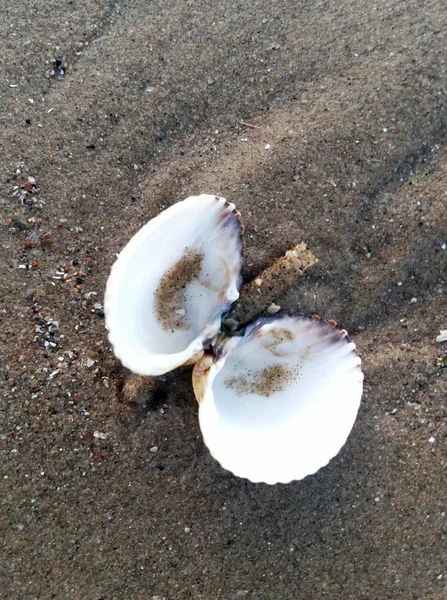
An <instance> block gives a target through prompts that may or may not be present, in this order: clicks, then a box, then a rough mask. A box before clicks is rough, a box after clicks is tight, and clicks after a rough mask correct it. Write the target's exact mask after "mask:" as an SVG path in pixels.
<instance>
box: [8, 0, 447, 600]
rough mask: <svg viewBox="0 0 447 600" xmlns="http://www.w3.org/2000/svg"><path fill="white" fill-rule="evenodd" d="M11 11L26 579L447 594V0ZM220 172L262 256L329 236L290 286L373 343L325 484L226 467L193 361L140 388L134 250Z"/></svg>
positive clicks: (205, 591) (297, 592) (235, 595)
mask: <svg viewBox="0 0 447 600" xmlns="http://www.w3.org/2000/svg"><path fill="white" fill-rule="evenodd" d="M0 28H1V35H0V47H1V52H0V57H1V58H0V60H1V68H2V75H3V77H2V82H1V84H0V98H1V107H2V111H1V116H2V139H1V153H0V176H1V193H0V203H1V214H0V218H1V222H0V227H1V229H0V248H1V253H2V260H1V262H0V345H1V346H0V351H1V356H0V361H1V362H0V370H1V378H0V410H1V417H2V431H1V437H0V446H1V451H2V462H1V492H0V494H1V495H0V503H1V517H0V520H1V555H2V565H1V590H2V596H3V597H5V598H8V600H9V599H11V600H16V599H17V600H18V599H22V598H26V599H31V598H32V599H34V598H36V599H37V598H38V599H41V598H42V599H44V598H64V599H73V600H84V599H92V600H94V599H97V600H98V599H99V598H103V599H104V600H111V599H116V600H121V599H123V598H126V599H129V600H133V599H135V600H140V599H142V600H147V599H149V600H150V599H152V600H156V599H158V600H162V599H165V600H177V599H178V600H184V599H185V600H187V599H189V598H191V599H194V600H214V599H216V600H220V599H222V600H233V599H239V598H244V599H246V600H272V599H275V600H276V599H280V600H308V599H309V598H312V600H329V599H330V600H370V599H371V600H377V599H380V600H408V599H411V600H415V599H421V600H443V599H444V598H445V597H446V594H447V592H446V578H447V572H446V565H447V551H446V539H445V538H446V535H447V504H446V497H447V484H446V460H447V444H446V430H447V422H446V420H447V400H446V397H447V368H446V366H447V358H446V353H447V342H446V341H436V338H437V337H438V336H439V337H440V338H441V339H442V336H440V335H439V334H440V331H443V330H445V329H446V328H447V302H446V295H447V275H446V274H447V148H446V145H445V141H446V121H447V115H446V98H447V52H446V48H447V35H446V32H447V23H446V12H445V7H444V6H443V3H442V2H439V0H436V1H434V0H428V1H424V2H423V1H422V0H410V1H403V0H397V1H391V0H380V1H379V2H375V3H374V2H373V3H371V2H366V1H365V0H361V1H360V2H358V1H357V2H354V1H352V0H342V1H341V2H332V3H328V2H321V1H316V2H313V3H309V2H302V1H298V2H291V1H285V2H280V3H272V2H266V1H265V0H259V1H256V2H239V3H238V2H229V1H227V0H224V1H223V2H220V3H213V4H211V5H210V3H209V2H202V1H198V2H184V1H183V2H180V1H178V0H173V2H170V3H165V2H154V3H148V2H145V1H143V0H135V1H133V2H115V3H109V2H105V1H104V0H99V1H95V2H94V1H93V0H87V1H86V2H82V3H80V2H66V3H60V2H55V1H54V0H47V1H45V2H39V3H36V2H30V1H29V0H25V1H24V2H15V1H14V2H13V1H11V0H5V1H4V2H3V5H2V11H1V13H0ZM202 192H206V193H212V194H219V195H221V196H224V197H225V198H227V199H228V200H229V201H230V202H234V203H235V204H236V207H237V209H238V210H240V211H241V213H242V215H243V220H244V224H245V227H246V231H245V251H244V255H245V262H244V264H245V267H244V268H245V270H244V273H243V275H244V280H245V281H248V280H250V279H253V278H256V277H257V276H258V275H259V273H260V272H261V271H262V270H263V269H265V268H266V267H268V266H269V265H271V264H272V263H273V262H274V261H275V259H277V258H278V257H280V256H281V255H283V254H284V253H285V252H286V251H287V250H289V249H290V248H293V247H294V246H296V244H298V243H300V242H301V241H304V242H306V243H307V244H308V246H309V248H310V250H311V251H312V252H313V253H314V254H315V256H317V257H318V259H319V262H318V264H317V265H315V266H313V267H312V269H309V271H308V272H307V273H306V274H305V275H304V276H303V277H300V278H299V280H298V281H297V283H296V285H294V286H292V288H291V289H290V290H288V291H286V292H285V293H283V294H282V295H281V297H278V298H274V299H273V301H274V303H275V305H278V306H281V308H282V309H284V310H287V311H296V312H302V313H306V314H319V315H321V316H323V317H324V318H326V319H334V320H335V321H337V323H339V324H340V326H341V327H344V328H346V329H347V330H348V331H349V334H350V336H352V339H353V341H354V342H355V343H356V345H357V348H358V350H359V352H360V353H361V355H362V366H363V369H364V372H365V393H364V396H363V400H362V405H361V408H360V413H359V417H358V419H357V422H356V424H355V427H354V429H353V431H352V433H351V435H350V437H349V439H348V442H347V444H346V445H345V447H344V448H343V449H342V451H341V452H340V454H339V455H338V456H337V457H336V458H335V459H333V460H332V461H331V462H330V464H329V465H328V466H327V467H325V468H324V469H322V470H320V471H319V472H318V473H317V474H316V475H314V476H312V477H308V478H306V479H304V480H303V481H299V482H295V483H292V484H290V485H287V486H284V485H277V486H267V485H263V484H252V483H249V482H248V481H246V480H241V479H237V478H235V477H233V476H232V475H231V474H229V473H228V472H225V471H223V470H222V469H221V468H220V467H219V464H218V463H217V462H215V461H214V460H213V459H212V458H211V457H210V455H209V453H208V451H207V449H206V447H205V446H204V443H203V441H202V437H201V435H200V430H199V426H198V421H197V410H198V407H197V404H196V401H195V399H194V396H193V392H192V389H191V384H190V380H191V371H190V369H184V370H180V371H175V372H173V373H170V374H167V375H164V376H163V377H161V378H160V382H159V384H158V385H157V386H156V387H155V388H151V389H149V388H148V390H147V393H144V389H143V387H141V386H140V387H139V388H138V394H136V397H137V401H136V402H129V399H128V395H127V394H125V393H124V392H123V386H124V383H125V380H126V378H127V376H128V372H127V371H125V370H124V369H123V368H122V367H121V366H120V364H119V362H118V361H117V360H116V359H115V358H114V356H113V354H112V352H111V348H110V345H109V343H108V340H107V335H106V331H105V329H104V312H103V293H104V289H105V282H106V280H107V276H108V273H109V271H110V267H111V265H112V264H113V262H114V260H115V258H116V253H118V252H119V251H120V249H121V248H122V247H123V246H124V244H125V243H126V242H127V241H128V240H129V239H130V237H131V236H132V235H133V234H134V233H135V232H136V231H137V230H138V229H139V228H140V227H141V226H142V225H143V224H144V223H145V222H146V221H148V220H149V219H151V218H153V217H154V216H156V215H157V214H158V213H159V212H160V211H161V210H163V209H164V208H166V207H167V206H169V205H171V204H172V203H173V202H175V201H178V200H181V199H183V198H186V197H187V196H189V195H192V194H198V193H202ZM155 258H156V257H155ZM318 435H319V432H318V430H316V431H315V436H318Z"/></svg>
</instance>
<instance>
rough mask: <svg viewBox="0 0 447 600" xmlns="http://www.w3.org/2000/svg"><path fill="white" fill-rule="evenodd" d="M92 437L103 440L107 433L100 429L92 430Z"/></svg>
mask: <svg viewBox="0 0 447 600" xmlns="http://www.w3.org/2000/svg"><path fill="white" fill-rule="evenodd" d="M93 437H94V438H97V439H98V440H105V439H106V438H107V435H106V434H105V433H103V432H102V431H94V432H93Z"/></svg>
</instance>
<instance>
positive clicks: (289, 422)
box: [198, 316, 363, 484]
mask: <svg viewBox="0 0 447 600" xmlns="http://www.w3.org/2000/svg"><path fill="white" fill-rule="evenodd" d="M362 387H363V373H362V371H361V368H360V358H359V357H358V356H357V354H356V352H355V345H354V344H353V343H350V342H349V341H348V339H347V335H346V332H345V331H340V330H339V329H338V328H337V327H336V326H335V325H333V324H330V323H327V322H325V321H321V320H315V319H310V318H307V317H302V316H299V317H282V318H279V319H276V318H271V319H269V320H266V321H264V322H259V323H255V324H254V325H252V326H251V327H250V328H249V329H247V331H246V334H245V336H244V337H239V338H237V337H233V338H230V339H229V340H228V341H227V342H226V344H225V346H224V347H223V348H222V349H221V357H220V358H218V359H217V360H216V362H215V363H214V364H213V366H212V367H211V369H210V370H209V372H208V376H207V381H206V385H205V391H204V394H203V397H202V398H201V399H200V398H198V400H199V402H200V408H199V420H200V427H201V429H202V433H203V436H204V440H205V443H206V445H207V446H208V448H209V449H210V452H211V454H212V455H213V456H214V458H216V459H217V460H218V461H219V462H220V463H221V465H222V466H223V467H224V468H226V469H228V470H229V471H232V472H233V473H234V474H235V475H238V476H239V477H246V478H247V479H250V480H251V481H253V482H265V483H270V484H273V483H278V482H282V483H288V482H290V481H292V480H296V479H302V478H303V477H305V476H306V475H309V474H311V473H314V472H315V471H317V470H318V469H320V468H321V467H323V466H324V465H326V464H327V463H328V462H329V460H330V459H331V458H333V457H334V456H335V455H336V454H337V453H338V452H339V450H340V449H341V447H342V446H343V444H344V443H345V441H346V439H347V437H348V435H349V432H350V431H351V428H352V426H353V424H354V421H355V418H356V415H357V412H358V408H359V404H360V399H361V395H362Z"/></svg>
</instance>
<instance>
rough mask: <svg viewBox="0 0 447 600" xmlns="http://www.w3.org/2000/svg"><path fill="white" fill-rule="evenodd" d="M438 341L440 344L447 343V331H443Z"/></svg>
mask: <svg viewBox="0 0 447 600" xmlns="http://www.w3.org/2000/svg"><path fill="white" fill-rule="evenodd" d="M436 341H437V342H438V344H440V343H441V342H447V329H441V331H440V332H439V335H438V337H437V338H436Z"/></svg>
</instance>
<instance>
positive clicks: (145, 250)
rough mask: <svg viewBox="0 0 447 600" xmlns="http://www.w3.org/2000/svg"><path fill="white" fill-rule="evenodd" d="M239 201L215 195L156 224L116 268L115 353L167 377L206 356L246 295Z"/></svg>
mask: <svg viewBox="0 0 447 600" xmlns="http://www.w3.org/2000/svg"><path fill="white" fill-rule="evenodd" d="M239 217H240V215H239V213H238V212H237V211H236V210H235V206H234V204H231V203H229V202H227V201H226V200H225V199H224V198H219V197H217V196H210V195H206V194H203V195H200V196H193V197H190V198H187V199H186V200H183V201H182V202H178V203H177V204H174V205H173V206H171V207H170V208H168V209H167V210H165V211H163V212H162V213H160V214H159V215H158V216H157V217H155V218H154V219H152V220H151V221H149V222H148V223H147V224H146V225H145V226H144V227H142V229H140V231H138V232H137V233H136V234H135V235H134V237H133V238H132V239H131V240H130V241H129V243H128V244H127V245H126V246H125V248H124V249H123V250H122V252H121V253H120V254H119V257H118V259H117V260H116V262H115V264H114V265H113V267H112V270H111V273H110V276H109V279H108V281H107V287H106V294H105V301H104V306H105V318H106V326H107V329H108V331H109V339H110V342H111V343H112V346H113V350H114V353H115V355H116V356H117V357H118V358H119V359H120V360H121V362H122V363H123V365H124V366H125V367H127V368H129V369H130V370H131V371H133V372H135V373H139V374H141V375H161V374H163V373H166V372H168V371H171V370H172V369H175V368H176V367H178V366H180V365H183V364H185V363H191V362H194V361H195V360H196V359H197V358H199V357H200V356H202V355H203V347H204V344H206V342H207V340H209V339H211V338H212V337H213V336H214V335H216V333H217V332H218V331H219V329H220V326H221V316H222V313H223V312H225V311H226V310H227V309H228V307H229V306H230V305H231V304H232V303H233V302H234V301H235V300H236V299H237V298H238V297H239V291H238V290H239V287H240V283H241V279H240V272H241V266H242V242H241V233H242V226H241V223H240V220H239Z"/></svg>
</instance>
